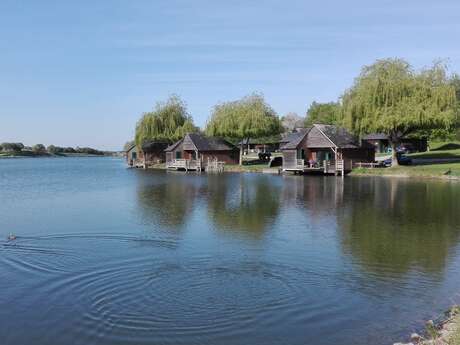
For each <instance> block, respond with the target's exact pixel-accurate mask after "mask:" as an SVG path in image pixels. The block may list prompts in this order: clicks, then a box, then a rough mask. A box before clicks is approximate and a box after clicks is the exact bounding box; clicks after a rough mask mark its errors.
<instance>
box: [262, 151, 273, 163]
mask: <svg viewBox="0 0 460 345" xmlns="http://www.w3.org/2000/svg"><path fill="white" fill-rule="evenodd" d="M271 156H272V154H271V153H270V152H259V160H260V161H262V162H268V161H269V160H270V157H271Z"/></svg>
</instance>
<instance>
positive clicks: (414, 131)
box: [135, 58, 460, 163]
mask: <svg viewBox="0 0 460 345" xmlns="http://www.w3.org/2000/svg"><path fill="white" fill-rule="evenodd" d="M459 114H460V77H459V76H458V75H457V74H450V73H449V71H448V68H447V66H446V65H445V64H443V63H440V62H437V63H434V64H433V65H432V66H430V67H426V68H423V69H421V70H415V69H414V68H413V67H412V66H411V65H410V64H409V63H408V62H407V61H405V60H403V59H397V58H395V59H382V60H377V61H376V62H375V63H373V64H372V65H369V66H364V67H363V68H362V70H361V73H360V74H359V75H358V76H357V78H356V79H355V81H354V83H353V84H352V85H351V87H350V88H349V89H347V90H345V91H344V92H343V94H342V95H341V96H340V97H339V99H338V100H336V101H333V102H329V103H318V102H313V103H312V104H311V105H310V107H309V109H308V110H307V112H306V116H305V117H302V116H299V115H297V114H295V113H289V114H286V115H285V116H283V117H279V116H278V114H277V113H276V112H275V111H274V110H273V108H272V107H271V106H270V105H269V104H268V103H267V102H266V101H265V99H264V97H263V95H262V94H259V93H253V94H250V95H248V96H245V97H243V98H241V99H239V100H235V101H229V102H222V103H219V104H217V105H215V106H214V107H213V109H212V112H211V115H210V117H209V119H208V121H207V124H206V127H205V128H204V131H203V132H204V133H205V134H207V135H209V136H220V137H224V138H226V139H228V140H229V141H231V142H233V143H237V142H240V141H241V140H242V139H245V138H260V137H267V136H273V135H279V134H280V133H282V132H286V131H292V130H294V129H295V128H298V127H308V126H311V125H312V124H313V123H322V124H333V125H338V126H343V127H345V128H347V129H348V130H349V131H351V132H352V133H354V134H355V135H357V136H359V137H362V136H363V135H365V134H369V133H384V134H386V135H387V136H388V138H389V141H390V144H391V146H392V147H393V152H396V150H395V148H396V146H397V145H398V144H399V142H400V140H401V139H402V138H403V137H406V136H411V135H416V136H417V135H418V136H425V137H430V138H433V137H442V138H445V139H454V138H455V136H456V135H459V133H458V131H459V130H458V128H459V122H460V121H459V118H460V116H459ZM199 130H200V129H199V128H198V127H196V126H195V125H194V123H193V118H192V117H191V115H190V114H189V113H188V111H187V107H186V104H185V102H183V101H182V100H181V99H180V98H179V97H178V96H177V95H173V96H171V97H170V98H169V99H168V100H167V101H166V102H160V103H157V105H156V107H155V109H154V110H153V111H152V112H148V113H145V114H143V115H142V117H141V119H140V120H139V121H138V123H137V125H136V135H135V143H136V144H137V145H138V146H141V145H142V144H143V143H145V142H147V141H164V142H169V143H171V142H174V141H176V140H178V139H179V138H181V137H183V136H184V135H185V134H186V133H187V132H197V131H199ZM459 139H460V138H459ZM394 161H395V163H396V162H397V160H394Z"/></svg>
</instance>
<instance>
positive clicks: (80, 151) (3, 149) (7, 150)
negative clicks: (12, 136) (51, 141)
mask: <svg viewBox="0 0 460 345" xmlns="http://www.w3.org/2000/svg"><path fill="white" fill-rule="evenodd" d="M109 154H112V152H106V151H99V150H96V149H93V148H91V147H76V148H73V147H59V146H55V145H49V146H48V147H45V145H43V144H36V145H34V146H32V147H30V146H24V144H22V143H2V144H0V158H1V157H5V158H6V157H51V156H62V157H70V156H103V155H109Z"/></svg>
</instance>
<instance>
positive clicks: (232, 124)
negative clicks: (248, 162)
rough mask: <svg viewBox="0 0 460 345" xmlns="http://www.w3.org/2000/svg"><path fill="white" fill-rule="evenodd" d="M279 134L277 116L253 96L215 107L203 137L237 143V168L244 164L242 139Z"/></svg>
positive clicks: (259, 98)
mask: <svg viewBox="0 0 460 345" xmlns="http://www.w3.org/2000/svg"><path fill="white" fill-rule="evenodd" d="M281 132H282V124H281V121H280V119H279V117H278V115H277V114H276V113H275V111H274V110H273V109H272V108H271V107H270V105H268V104H267V102H265V99H264V97H263V96H262V95H260V94H256V93H255V94H252V95H249V96H246V97H243V98H242V99H239V100H236V101H231V102H224V103H221V104H218V105H216V106H215V107H214V110H213V112H212V114H211V118H210V120H209V121H208V124H207V126H206V134H208V135H210V136H221V137H224V138H227V139H228V140H229V141H232V142H233V143H238V142H240V165H242V164H243V144H242V142H241V141H242V140H243V139H246V138H260V137H267V136H272V135H276V134H279V133H281Z"/></svg>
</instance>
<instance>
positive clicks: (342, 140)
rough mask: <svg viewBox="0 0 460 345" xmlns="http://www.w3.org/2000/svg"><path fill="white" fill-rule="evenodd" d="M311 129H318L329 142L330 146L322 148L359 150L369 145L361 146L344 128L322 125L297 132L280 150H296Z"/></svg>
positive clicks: (315, 125)
mask: <svg viewBox="0 0 460 345" xmlns="http://www.w3.org/2000/svg"><path fill="white" fill-rule="evenodd" d="M312 128H316V129H318V130H319V131H320V132H321V133H322V134H323V135H324V136H325V137H326V138H327V139H328V140H329V142H330V145H327V146H324V147H338V148H342V149H346V148H352V149H355V148H361V147H363V146H364V147H366V146H367V145H369V144H364V145H361V144H360V142H359V140H358V139H357V138H356V137H355V136H353V135H352V134H351V133H350V132H348V131H347V130H346V129H345V128H342V127H338V126H333V125H323V124H314V125H313V127H310V128H308V129H306V130H305V131H302V132H297V135H296V136H295V135H293V136H291V137H290V138H289V139H290V141H289V142H287V143H286V144H285V145H284V146H283V147H282V149H284V150H290V149H296V148H297V147H298V146H299V144H300V143H301V142H302V141H303V139H304V138H305V136H307V135H308V133H309V132H310V131H311V129H312Z"/></svg>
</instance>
